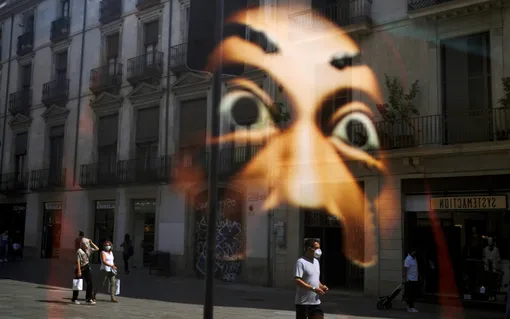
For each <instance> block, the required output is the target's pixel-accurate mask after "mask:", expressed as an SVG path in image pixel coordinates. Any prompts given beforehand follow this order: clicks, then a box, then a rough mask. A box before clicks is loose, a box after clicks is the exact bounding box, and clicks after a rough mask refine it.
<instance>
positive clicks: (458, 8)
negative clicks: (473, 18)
mask: <svg viewBox="0 0 510 319" xmlns="http://www.w3.org/2000/svg"><path fill="white" fill-rule="evenodd" d="M498 3H499V1H496V0H407V13H408V16H409V18H411V19H416V18H435V19H445V18H449V17H458V16H462V15H468V14H472V13H475V12H479V11H485V10H488V9H490V8H491V7H494V6H496V5H498Z"/></svg>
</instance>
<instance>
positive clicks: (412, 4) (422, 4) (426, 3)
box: [407, 0, 453, 11]
mask: <svg viewBox="0 0 510 319" xmlns="http://www.w3.org/2000/svg"><path fill="white" fill-rule="evenodd" d="M450 1H453V0H407V10H408V11H413V10H418V9H423V8H427V7H431V6H435V5H436V4H441V3H445V2H450Z"/></svg>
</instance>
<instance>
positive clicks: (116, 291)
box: [108, 279, 120, 296]
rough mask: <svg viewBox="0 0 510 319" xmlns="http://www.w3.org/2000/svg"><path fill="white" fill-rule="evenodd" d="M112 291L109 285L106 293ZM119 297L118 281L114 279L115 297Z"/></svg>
mask: <svg viewBox="0 0 510 319" xmlns="http://www.w3.org/2000/svg"><path fill="white" fill-rule="evenodd" d="M111 291H112V288H111V286H110V285H108V293H110V292H111ZM118 295H120V279H115V296H118Z"/></svg>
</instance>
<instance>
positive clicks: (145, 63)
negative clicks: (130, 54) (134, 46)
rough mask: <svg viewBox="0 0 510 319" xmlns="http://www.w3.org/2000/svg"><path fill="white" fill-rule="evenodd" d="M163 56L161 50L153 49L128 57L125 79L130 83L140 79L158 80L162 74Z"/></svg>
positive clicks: (133, 83) (135, 82)
mask: <svg viewBox="0 0 510 319" xmlns="http://www.w3.org/2000/svg"><path fill="white" fill-rule="evenodd" d="M163 56H164V54H163V52H158V51H153V52H148V53H146V54H143V55H140V56H137V57H135V58H131V59H129V60H128V61H127V62H128V67H127V72H128V74H127V80H128V81H129V82H130V83H131V84H132V85H135V84H137V83H138V82H141V81H151V80H157V81H159V79H160V78H161V75H162V74H163Z"/></svg>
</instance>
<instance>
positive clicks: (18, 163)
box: [14, 132, 28, 180]
mask: <svg viewBox="0 0 510 319" xmlns="http://www.w3.org/2000/svg"><path fill="white" fill-rule="evenodd" d="M27 144H28V133H26V132H25V133H20V134H17V135H16V139H15V150H14V160H15V163H14V172H15V174H16V178H17V179H18V180H21V179H22V175H23V173H25V169H26V167H25V164H26V156H27Z"/></svg>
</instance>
